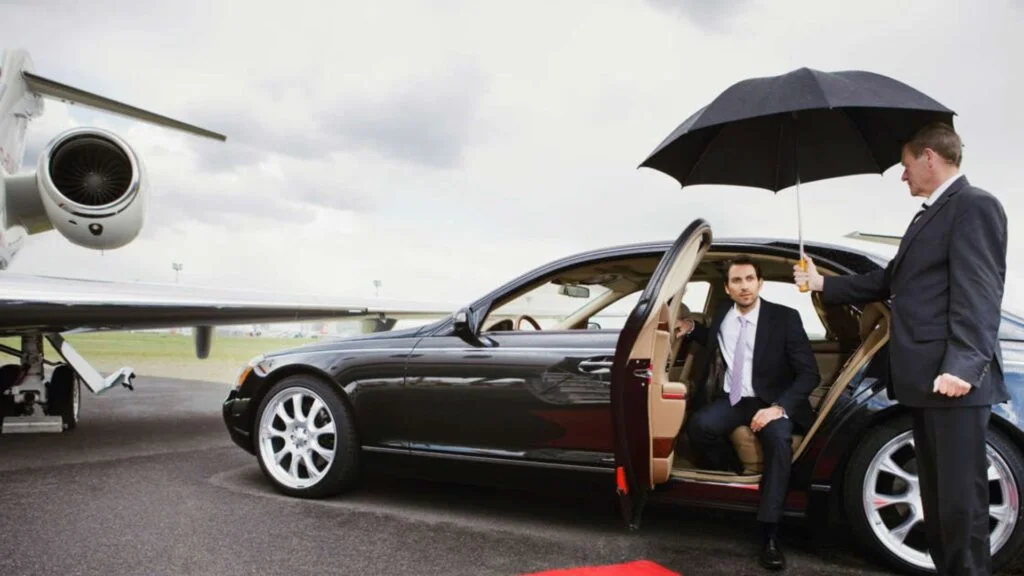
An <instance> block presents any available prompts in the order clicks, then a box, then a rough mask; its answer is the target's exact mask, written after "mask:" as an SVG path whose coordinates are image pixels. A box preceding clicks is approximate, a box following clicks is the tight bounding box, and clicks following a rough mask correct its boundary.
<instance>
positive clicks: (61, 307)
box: [0, 273, 458, 336]
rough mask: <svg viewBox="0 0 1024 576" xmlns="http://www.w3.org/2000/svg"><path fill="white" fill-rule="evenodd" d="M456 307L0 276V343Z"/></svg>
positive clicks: (406, 314)
mask: <svg viewBox="0 0 1024 576" xmlns="http://www.w3.org/2000/svg"><path fill="white" fill-rule="evenodd" d="M456 309H458V306H457V305H445V304H438V303H434V304H431V303H422V302H400V301H390V300H380V299H373V298H367V299H343V300H342V299H331V298H329V297H323V296H294V295H279V294H273V293H265V292H256V291H244V290H238V291H235V290H221V289H216V288H200V287H190V286H181V285H177V284H146V283H126V282H120V283H119V282H104V281H95V280H80V279H70V278H59V277H48V276H33V275H21V274H10V273H3V274H0V336H13V335H17V334H21V333H23V332H29V331H32V332H69V331H94V330H131V329H146V328H176V327H193V326H222V325H230V324H260V323H276V322H304V321H309V320H315V319H328V318H352V319H359V318H379V317H386V318H389V319H408V318H441V317H443V316H446V315H448V314H450V313H452V312H453V311H455V310H456Z"/></svg>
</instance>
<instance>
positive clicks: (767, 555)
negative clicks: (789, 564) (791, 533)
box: [758, 537, 786, 570]
mask: <svg viewBox="0 0 1024 576" xmlns="http://www.w3.org/2000/svg"><path fill="white" fill-rule="evenodd" d="M758 561H759V562H760V564H761V566H762V567H763V568H767V569H769V570H782V569H783V568H785V567H786V557H785V556H783V555H782V549H781V548H779V543H778V541H777V540H776V539H775V538H774V537H772V538H768V539H767V540H765V543H764V548H762V549H761V556H760V557H759V558H758Z"/></svg>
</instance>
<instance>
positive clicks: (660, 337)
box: [647, 306, 686, 484]
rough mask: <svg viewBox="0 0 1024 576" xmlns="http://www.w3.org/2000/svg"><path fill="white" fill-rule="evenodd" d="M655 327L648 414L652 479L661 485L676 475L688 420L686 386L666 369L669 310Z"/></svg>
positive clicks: (663, 310)
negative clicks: (677, 448)
mask: <svg viewBox="0 0 1024 576" xmlns="http://www.w3.org/2000/svg"><path fill="white" fill-rule="evenodd" d="M661 308H662V309H661V311H660V312H659V314H658V315H657V316H658V320H657V322H655V323H654V324H653V326H654V328H655V330H654V335H653V344H654V349H653V350H652V352H651V372H652V374H651V385H650V388H648V392H647V411H648V412H647V413H648V414H649V422H650V432H651V480H652V481H653V482H654V483H655V484H658V483H661V482H665V481H667V480H668V478H669V476H670V475H671V473H672V462H673V459H674V457H675V441H676V437H677V436H678V435H679V431H680V430H682V427H683V420H684V419H685V417H686V385H685V384H683V383H681V382H671V381H669V379H668V371H667V370H666V369H665V365H666V362H667V361H668V355H669V347H670V338H669V336H670V333H669V331H668V330H667V329H665V328H668V327H669V326H670V323H669V322H668V319H669V309H668V307H667V306H662V307H661Z"/></svg>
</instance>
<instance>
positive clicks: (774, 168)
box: [640, 68, 954, 256]
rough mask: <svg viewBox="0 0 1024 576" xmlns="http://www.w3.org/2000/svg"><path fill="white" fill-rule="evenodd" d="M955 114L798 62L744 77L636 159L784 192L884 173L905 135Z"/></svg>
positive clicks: (873, 77) (682, 178) (697, 178)
mask: <svg viewBox="0 0 1024 576" xmlns="http://www.w3.org/2000/svg"><path fill="white" fill-rule="evenodd" d="M953 115H954V112H953V111H952V110H950V109H948V108H946V107H945V106H943V105H942V104H939V103H938V102H936V101H935V100H933V99H932V98H931V97H929V96H927V95H925V94H923V93H921V92H919V91H918V90H916V89H914V88H912V87H910V86H908V85H906V84H904V83H902V82H899V81H897V80H894V79H892V78H889V77H887V76H882V75H881V74H875V73H873V72H864V71H844V72H821V71H819V70H812V69H809V68H800V69H798V70H794V71H792V72H789V73H788V74H783V75H781V76H771V77H766V78H751V79H748V80H743V81H741V82H738V83H736V84H734V85H732V86H730V87H729V88H728V89H727V90H725V91H724V92H722V93H721V94H720V95H719V96H718V97H717V98H715V99H714V100H713V101H712V102H711V103H710V104H708V105H707V106H705V107H703V108H701V109H700V110H698V111H697V112H696V113H695V114H694V115H693V116H690V117H689V118H687V119H686V121H685V122H683V123H682V124H681V125H680V126H679V127H678V128H676V129H675V131H674V132H672V134H670V135H669V137H668V138H666V139H665V140H664V141H663V142H662V143H661V144H660V145H659V146H658V147H657V148H656V149H655V150H654V152H653V153H651V155H650V156H648V157H647V159H646V160H644V161H643V162H642V163H641V164H640V166H642V167H648V168H654V169H656V170H659V171H661V172H664V173H666V174H668V175H669V176H672V177H673V178H675V179H676V180H678V181H679V183H680V184H681V185H682V186H689V185H693V184H729V185H734V186H752V187H756V188H766V189H768V190H771V191H772V192H778V191H779V190H782V189H784V188H788V187H789V186H793V185H796V187H797V214H798V222H799V223H800V253H801V256H802V255H803V226H802V219H801V218H800V214H799V211H800V183H801V182H813V181H815V180H823V179H826V178H833V177H838V176H848V175H852V174H871V173H877V174H882V173H883V172H885V170H886V169H888V168H890V167H891V166H893V165H894V164H896V163H897V162H899V161H900V154H901V149H902V146H903V144H904V143H906V142H907V141H908V140H910V139H911V137H913V135H914V134H915V133H916V132H917V131H918V130H919V129H921V128H923V127H924V126H926V125H927V124H930V123H932V122H945V123H947V124H949V125H952V124H953Z"/></svg>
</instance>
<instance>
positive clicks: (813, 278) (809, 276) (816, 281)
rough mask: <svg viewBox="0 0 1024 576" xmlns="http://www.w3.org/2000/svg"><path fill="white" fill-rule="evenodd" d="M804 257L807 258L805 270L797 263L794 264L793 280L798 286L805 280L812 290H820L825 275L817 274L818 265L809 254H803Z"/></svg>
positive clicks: (822, 286)
mask: <svg viewBox="0 0 1024 576" xmlns="http://www.w3.org/2000/svg"><path fill="white" fill-rule="evenodd" d="M804 258H805V259H806V260H807V270H806V271H805V270H801V269H800V264H799V263H797V264H794V265H793V280H795V281H796V283H797V285H798V286H799V285H800V284H803V283H804V282H806V283H807V286H808V288H810V289H811V291H812V292H815V291H817V292H820V291H821V290H822V288H824V286H825V277H824V276H822V275H821V274H818V267H817V266H815V265H814V260H811V257H810V256H806V255H805V256H804Z"/></svg>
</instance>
